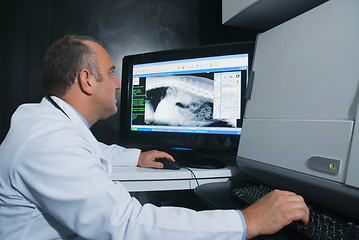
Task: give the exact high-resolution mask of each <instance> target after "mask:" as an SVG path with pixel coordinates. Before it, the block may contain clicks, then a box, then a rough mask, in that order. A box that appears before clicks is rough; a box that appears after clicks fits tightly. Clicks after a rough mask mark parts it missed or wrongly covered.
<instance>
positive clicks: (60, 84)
mask: <svg viewBox="0 0 359 240" xmlns="http://www.w3.org/2000/svg"><path fill="white" fill-rule="evenodd" d="M85 41H91V42H96V43H98V44H100V45H102V44H101V43H100V42H99V41H97V40H95V39H94V38H92V37H89V36H78V35H66V36H64V37H63V38H61V39H59V40H57V41H55V42H54V43H53V44H52V45H51V46H50V47H49V49H48V50H47V52H46V54H45V57H44V62H43V67H42V81H43V83H44V88H45V94H47V95H56V96H62V95H64V94H65V93H66V91H67V90H68V89H69V88H70V87H71V86H72V84H73V83H74V79H75V78H76V76H77V75H78V74H79V73H80V72H81V71H82V70H83V69H85V68H86V69H88V70H89V71H90V72H91V74H93V75H94V76H95V77H96V80H97V81H101V79H102V78H101V74H100V71H99V67H98V62H97V55H96V52H95V51H94V50H93V49H92V48H91V47H90V46H89V45H87V44H86V43H85Z"/></svg>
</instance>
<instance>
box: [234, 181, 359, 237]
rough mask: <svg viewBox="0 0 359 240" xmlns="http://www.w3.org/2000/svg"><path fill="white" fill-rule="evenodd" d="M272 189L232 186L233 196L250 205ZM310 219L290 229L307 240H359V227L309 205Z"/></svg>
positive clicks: (291, 225)
mask: <svg viewBox="0 0 359 240" xmlns="http://www.w3.org/2000/svg"><path fill="white" fill-rule="evenodd" d="M271 191H272V189H271V188H269V187H267V186H265V185H262V184H257V183H254V184H253V185H248V184H246V185H244V186H232V194H233V196H234V197H235V198H236V199H238V200H240V201H242V202H245V203H246V204H248V205H251V204H253V203H254V202H255V201H257V200H258V199H259V198H261V197H263V196H264V195H266V194H268V193H269V192H271ZM308 208H309V210H310V217H309V222H308V224H306V225H304V224H302V223H300V222H293V223H291V224H290V225H289V226H288V227H289V228H290V229H291V230H294V231H296V232H298V233H300V234H302V235H303V236H305V237H306V238H307V239H315V240H329V239H335V240H337V239H338V240H339V239H340V240H344V239H345V240H355V239H359V225H357V224H355V223H353V222H346V221H343V220H342V219H341V218H339V217H336V216H333V215H331V214H328V213H326V212H325V211H324V210H321V209H319V208H316V207H314V206H311V205H308Z"/></svg>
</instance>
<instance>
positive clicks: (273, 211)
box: [242, 190, 309, 239]
mask: <svg viewBox="0 0 359 240" xmlns="http://www.w3.org/2000/svg"><path fill="white" fill-rule="evenodd" d="M242 213H243V216H244V218H245V220H246V224H247V239H249V238H252V237H254V236H257V235H263V234H273V233H275V232H277V231H279V230H280V229H282V228H283V227H284V226H286V225H288V224H290V223H291V222H293V221H303V222H304V223H307V222H308V221H309V209H308V207H307V205H306V204H305V202H304V199H303V198H302V197H301V196H299V195H296V194H295V193H292V192H288V191H280V190H274V191H272V192H271V193H269V194H267V195H266V196H264V197H263V198H261V199H259V200H258V201H257V202H255V203H254V204H252V205H251V206H249V207H248V208H246V209H244V210H243V211H242Z"/></svg>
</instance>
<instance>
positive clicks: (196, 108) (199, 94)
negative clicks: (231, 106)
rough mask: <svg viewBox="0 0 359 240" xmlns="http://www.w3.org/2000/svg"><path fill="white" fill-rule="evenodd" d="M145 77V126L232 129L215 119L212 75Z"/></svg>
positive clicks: (229, 123) (231, 124)
mask: <svg viewBox="0 0 359 240" xmlns="http://www.w3.org/2000/svg"><path fill="white" fill-rule="evenodd" d="M203 75H205V74H202V76H196V75H179V76H155V77H146V87H145V89H146V101H145V123H146V124H149V125H163V126H188V127H191V126H193V127H205V126H213V127H235V126H236V119H233V120H224V119H214V118H213V109H214V80H213V73H208V74H207V76H203Z"/></svg>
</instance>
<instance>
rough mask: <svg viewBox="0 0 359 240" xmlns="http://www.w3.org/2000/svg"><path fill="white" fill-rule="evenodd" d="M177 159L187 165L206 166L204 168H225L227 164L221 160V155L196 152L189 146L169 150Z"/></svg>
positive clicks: (194, 166)
mask: <svg viewBox="0 0 359 240" xmlns="http://www.w3.org/2000/svg"><path fill="white" fill-rule="evenodd" d="M167 152H168V153H169V154H171V155H172V156H173V157H174V158H175V160H176V161H177V162H178V163H180V164H181V165H183V166H185V167H193V168H204V169H218V168H224V167H225V166H226V165H225V164H224V163H223V162H221V161H219V160H218V158H220V157H221V156H219V155H209V154H205V153H201V152H196V151H194V150H192V149H187V148H185V149H184V148H175V149H173V148H172V149H170V150H167Z"/></svg>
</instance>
